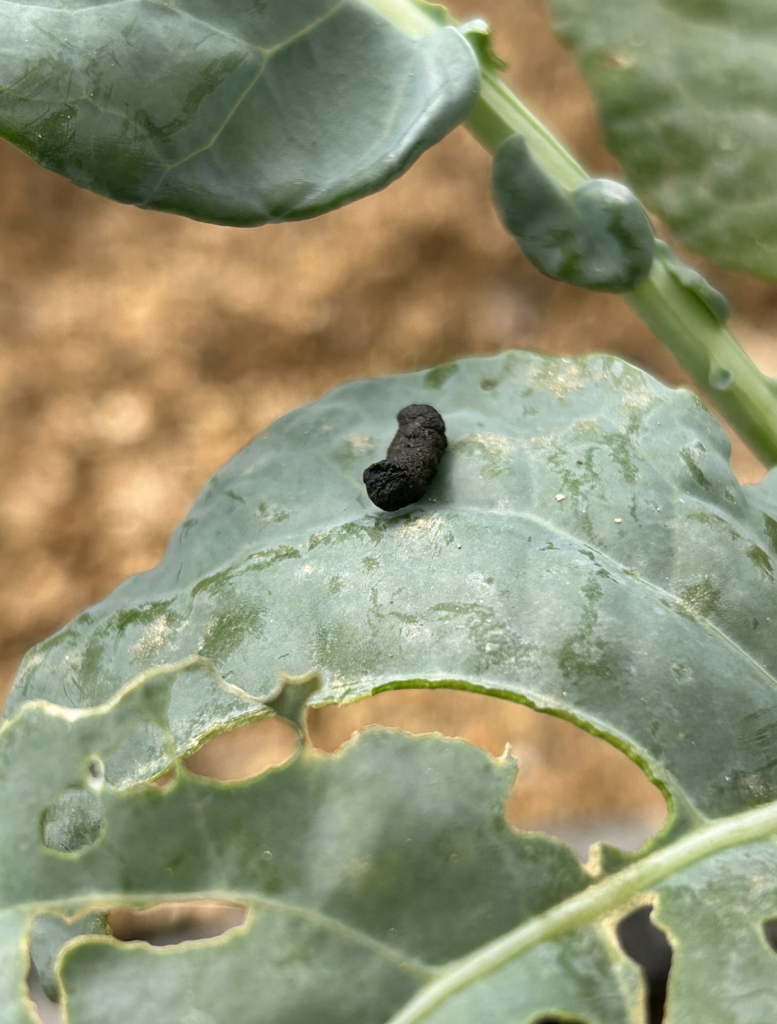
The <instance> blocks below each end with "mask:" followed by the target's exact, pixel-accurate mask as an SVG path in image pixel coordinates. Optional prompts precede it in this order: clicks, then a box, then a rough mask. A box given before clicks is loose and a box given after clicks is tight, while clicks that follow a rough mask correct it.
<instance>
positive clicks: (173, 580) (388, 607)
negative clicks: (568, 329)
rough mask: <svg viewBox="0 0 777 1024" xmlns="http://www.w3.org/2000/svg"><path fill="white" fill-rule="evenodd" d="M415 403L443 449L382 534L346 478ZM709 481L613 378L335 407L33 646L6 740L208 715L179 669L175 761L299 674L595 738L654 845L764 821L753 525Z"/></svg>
mask: <svg viewBox="0 0 777 1024" xmlns="http://www.w3.org/2000/svg"><path fill="white" fill-rule="evenodd" d="M413 402H419V403H427V404H433V405H434V406H435V407H436V408H437V409H439V411H440V412H441V413H442V415H443V417H444V418H445V421H446V426H447V433H448V440H449V448H448V451H447V453H446V454H445V455H444V457H443V459H442V463H441V467H440V471H439V473H438V475H437V477H436V479H435V481H434V483H433V484H432V487H431V488H430V490H429V491H428V492H427V495H426V498H425V499H424V500H423V501H422V502H420V503H419V504H417V505H416V506H411V507H410V508H408V509H405V510H402V511H400V512H397V513H383V512H379V511H378V510H377V509H375V508H374V506H372V505H371V503H370V502H369V499H368V498H367V495H366V493H365V490H364V487H363V484H362V482H361V475H362V472H363V469H364V467H365V466H367V465H369V464H370V463H371V462H373V461H374V460H375V459H376V458H380V457H381V456H382V455H383V453H384V452H385V450H386V446H387V444H388V441H389V440H390V439H391V437H392V435H393V432H394V425H395V419H394V417H395V415H396V412H397V410H398V409H400V408H402V407H403V406H405V405H408V404H411V403H413ZM728 456H729V444H728V441H727V439H726V437H725V435H724V434H723V432H722V430H721V429H720V428H719V426H718V425H717V423H716V422H715V421H714V420H713V418H712V417H711V416H710V415H709V414H708V413H707V412H706V411H705V410H704V409H703V407H702V406H701V405H700V403H699V402H698V401H697V399H695V398H694V397H693V396H692V395H690V394H688V393H687V392H683V391H672V390H670V389H668V388H665V387H663V386H662V385H660V384H659V383H657V382H656V381H655V380H653V379H652V378H650V377H649V376H648V375H647V374H645V373H643V372H642V371H640V370H638V369H636V368H634V367H631V366H628V365H627V364H625V363H622V362H620V361H619V360H617V359H614V358H611V357H605V356H592V357H587V358H584V359H580V360H559V359H549V358H546V357H541V356H537V355H532V354H529V353H520V352H509V353H505V354H503V355H501V356H498V357H494V358H490V359H469V360H462V361H460V362H456V363H449V364H446V365H445V366H442V367H438V368H437V369H435V370H431V371H429V372H427V373H416V374H409V375H405V376H398V377H390V378H384V379H381V380H370V381H362V382H359V383H354V384H348V385H346V386H345V387H342V388H339V389H338V390H337V391H335V392H333V393H332V394H331V395H329V396H328V397H326V398H324V399H322V400H320V401H319V402H316V403H314V404H313V405H310V406H308V407H306V408H303V409H300V410H297V411H296V412H294V413H292V414H290V415H289V416H286V417H284V418H283V419H282V420H280V421H279V422H278V423H276V424H275V425H274V426H273V427H271V428H270V429H269V430H268V431H266V432H265V433H264V434H263V435H261V436H260V437H258V438H257V439H256V440H255V441H253V442H252V443H251V444H250V445H249V446H248V447H247V448H246V449H244V451H243V452H241V453H240V454H239V455H238V456H237V457H236V458H235V459H233V461H232V462H231V463H229V464H228V465H227V466H226V467H225V468H224V469H223V470H221V471H220V472H219V473H218V474H217V475H216V476H215V477H214V479H213V480H212V481H211V482H210V483H209V484H208V485H207V486H206V488H205V489H204V491H203V493H202V495H201V496H200V498H199V499H198V501H197V502H196V503H195V505H194V507H193V509H192V511H191V513H190V514H189V516H188V517H187V519H186V520H185V522H184V523H183V524H182V526H181V527H180V528H179V529H178V531H177V532H176V534H175V535H174V537H173V540H172V542H171V545H170V548H169V551H168V553H167V555H166V557H165V559H164V560H163V562H162V563H161V564H160V565H159V566H158V567H157V568H156V569H153V570H152V571H151V572H149V573H146V574H144V575H142V576H138V577H135V578H133V579H130V580H128V581H127V582H126V583H124V584H123V585H122V586H120V587H119V588H118V589H117V590H116V591H115V592H114V594H113V595H111V596H110V597H109V598H108V599H107V600H105V601H103V602H102V603H101V604H99V605H97V606H96V607H94V608H92V609H90V610H89V611H88V612H85V613H84V614H83V615H81V616H79V617H78V618H77V619H76V620H74V622H73V623H72V624H71V625H69V626H67V627H66V628H65V629H64V630H62V631H61V632H60V633H58V634H56V635H55V636H54V637H52V638H50V639H49V640H47V641H45V642H44V643H42V644H40V645H38V647H36V648H34V649H33V650H32V651H31V652H30V654H29V655H28V656H27V658H26V659H25V661H24V663H23V665H22V667H21V669H20V673H19V677H18V679H17V682H16V684H15V687H14V689H13V691H12V693H11V696H10V698H9V701H8V705H7V708H6V714H7V715H12V714H15V713H16V712H17V711H18V710H19V708H20V707H21V705H22V704H23V703H24V702H25V701H27V700H30V699H34V698H44V699H46V700H51V701H55V702H57V703H59V704H62V705H64V706H70V707H89V706H96V705H98V704H100V703H101V702H103V701H105V700H107V699H110V697H111V696H112V695H114V694H116V693H117V692H118V691H119V690H120V689H121V688H122V687H123V686H124V685H125V684H127V683H128V682H129V681H130V680H132V679H133V678H135V677H136V676H137V675H138V673H140V672H148V671H151V670H153V671H160V670H161V669H159V666H164V665H171V664H173V665H175V664H177V663H178V662H180V660H181V659H182V658H187V657H195V658H198V657H199V658H205V659H209V660H210V662H212V664H213V665H214V666H215V670H212V671H215V672H216V673H217V675H218V677H219V678H220V679H221V680H224V681H226V685H227V688H228V690H229V694H230V696H229V698H227V697H226V694H225V690H224V689H223V688H222V687H221V686H220V685H217V683H218V679H217V678H216V677H211V676H208V679H207V680H205V679H204V678H203V675H202V673H203V672H204V671H205V670H204V669H202V668H200V669H198V670H197V674H196V678H197V679H199V680H200V682H199V684H198V685H199V686H200V687H201V689H198V688H197V687H196V686H194V684H193V683H192V682H186V683H184V682H181V683H180V684H179V686H178V689H177V691H176V693H177V696H176V699H175V701H174V705H173V707H172V708H171V712H170V714H171V718H170V729H171V732H172V735H173V736H174V737H175V747H176V750H177V751H178V753H179V754H181V753H184V752H186V751H190V750H192V749H194V748H195V747H196V746H197V745H198V744H199V743H201V742H202V740H203V738H204V737H205V736H206V735H208V734H209V733H212V732H213V731H218V730H219V729H221V728H225V727H227V726H228V725H229V723H230V722H231V721H233V720H239V719H240V716H241V715H247V714H251V713H254V712H256V709H257V707H258V708H262V707H264V705H265V703H266V702H267V701H269V700H270V699H272V697H273V696H274V694H275V693H276V691H277V681H278V678H279V676H280V674H281V673H282V672H286V673H289V674H290V675H293V676H302V675H304V674H305V673H307V672H310V671H311V670H316V671H318V672H319V673H320V675H321V678H322V683H323V688H322V690H321V691H320V692H319V694H317V695H316V697H315V698H314V700H315V701H317V702H318V703H327V702H333V701H349V700H355V699H358V698H359V697H362V696H366V695H368V694H370V693H375V692H377V691H379V690H381V689H386V688H395V687H405V686H456V687H465V688H470V689H476V690H480V691H483V692H487V693H492V694H496V695H499V696H502V697H506V698H508V699H513V700H518V701H521V702H524V703H527V704H530V705H531V706H533V707H536V708H539V709H541V710H546V711H550V712H551V713H553V714H557V715H561V716H563V717H566V718H568V719H570V720H572V721H574V722H576V723H578V724H580V725H582V726H583V727H584V728H587V729H589V730H591V731H593V732H595V733H597V734H599V735H602V736H605V737H606V738H608V739H609V740H610V741H611V742H613V743H615V744H616V745H617V746H619V747H621V748H622V749H624V750H625V751H626V752H627V753H629V755H630V756H631V757H633V758H635V759H636V760H637V761H638V762H639V763H640V764H642V765H643V766H644V767H645V768H646V770H647V771H648V772H649V774H650V775H651V777H653V778H654V779H655V780H657V781H658V783H659V785H661V786H662V787H663V788H664V789H665V791H666V792H667V793H668V794H669V795H670V797H671V800H672V802H673V805H674V808H675V812H676V814H677V815H678V816H679V817H678V821H677V823H676V827H677V828H678V829H679V828H686V827H688V826H689V823H691V822H692V821H694V820H696V819H697V818H698V817H699V816H704V817H717V816H720V815H725V814H731V813H736V812H739V811H742V810H744V809H746V808H749V807H755V806H758V805H760V804H763V803H766V802H768V801H770V800H773V799H775V798H777V752H776V751H775V745H774V744H775V741H774V738H773V732H774V730H773V726H774V723H775V721H777V682H776V680H777V648H775V645H774V643H773V629H774V625H773V623H774V622H777V589H776V588H775V583H774V573H775V555H776V554H777V548H776V545H777V509H775V504H774V499H773V498H772V496H771V493H770V490H769V489H770V487H772V483H771V476H770V477H767V481H766V482H765V483H764V484H763V485H761V486H760V487H757V488H744V489H742V488H740V487H739V485H738V484H737V482H736V480H735V478H734V477H733V475H732V473H731V471H730V468H729V465H728ZM772 476H773V474H772ZM192 671H193V670H192ZM214 686H216V689H215V690H214V689H213V687H214ZM215 693H219V694H224V696H223V697H220V698H219V700H220V701H221V702H222V704H221V705H219V706H220V710H219V712H218V714H216V713H215V712H214V711H213V710H212V709H211V707H212V702H213V701H214V694H215ZM240 695H242V697H241V696H240ZM249 695H250V696H249ZM252 700H253V705H251V706H250V707H247V706H246V703H245V702H246V701H249V704H250V702H251V701H252ZM257 702H258V704H257ZM211 716H212V720H211ZM120 754H121V756H120V755H119V754H118V753H117V755H116V756H115V758H114V761H115V762H116V765H117V766H116V767H114V763H113V762H112V763H110V764H109V765H108V768H109V772H110V776H111V780H112V781H113V782H114V783H115V784H117V785H129V784H130V783H131V782H132V781H135V780H138V779H142V778H148V777H150V776H152V775H154V774H157V773H158V772H159V771H161V770H162V767H163V765H164V763H165V756H166V754H165V748H164V744H163V743H162V742H161V739H160V735H159V734H151V735H149V736H145V735H143V734H142V732H141V731H140V730H139V731H138V734H137V735H136V736H135V737H133V741H132V743H131V744H127V745H126V746H125V747H124V748H123V751H122V752H120ZM117 759H118V760H117ZM118 761H121V764H120V765H119V764H118Z"/></svg>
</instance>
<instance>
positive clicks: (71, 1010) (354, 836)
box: [0, 666, 777, 1024]
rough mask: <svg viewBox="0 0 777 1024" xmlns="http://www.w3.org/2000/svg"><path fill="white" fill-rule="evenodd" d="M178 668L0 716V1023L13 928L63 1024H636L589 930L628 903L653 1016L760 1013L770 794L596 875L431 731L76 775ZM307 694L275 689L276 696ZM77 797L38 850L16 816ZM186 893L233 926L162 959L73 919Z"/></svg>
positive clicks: (602, 929)
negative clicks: (231, 913)
mask: <svg viewBox="0 0 777 1024" xmlns="http://www.w3.org/2000/svg"><path fill="white" fill-rule="evenodd" d="M188 671H190V669H188V668H186V667H183V666H182V667H181V668H179V669H177V670H172V671H169V672H167V673H154V674H150V675H147V676H145V677H141V678H140V679H139V680H137V681H136V682H135V683H133V684H131V685H130V686H129V687H127V688H126V689H125V690H124V691H123V692H122V693H121V694H120V695H119V696H118V697H117V698H116V699H114V701H112V702H110V703H109V704H108V705H106V706H102V707H99V708H95V709H87V710H80V711H73V710H65V709H62V708H59V707H57V706H55V705H51V704H47V703H43V702H31V703H28V704H27V705H25V706H24V707H23V708H22V709H21V711H20V714H19V715H18V716H17V717H16V718H15V719H13V720H12V721H7V722H6V723H4V725H3V727H2V728H0V820H2V822H3V828H2V830H0V859H1V860H2V863H3V865H4V867H5V868H6V869H5V870H4V871H3V872H2V873H1V874H0V952H1V953H2V955H1V956H0V1024H34V1020H35V1018H34V1016H33V1014H32V1011H31V1006H30V1004H29V1001H28V998H27V994H26V974H27V969H28V965H29V944H30V936H31V934H32V935H34V936H35V939H34V948H35V955H36V956H38V957H40V958H41V961H42V962H43V963H44V964H45V968H46V973H47V977H48V981H49V986H52V985H56V986H57V989H58V991H57V993H56V994H57V995H58V996H59V1001H60V1005H61V1007H62V1010H63V1014H64V1018H65V1021H66V1022H67V1024H107V1022H108V1021H114V1020H117V1019H121V1020H122V1021H125V1022H126V1024H149V1022H150V1021H154V1022H155V1024H181V1022H182V1021H186V1022H189V1021H193V1022H195V1024H206V1022H207V1024H221V1022H224V1021H229V1024H255V1022H256V1021H257V1020H258V1019H259V1020H261V1021H262V1022H263V1024H291V1022H296V1021H300V1020H315V1021H316V1022H323V1024H420V1022H421V1021H424V1022H426V1021H432V1022H433V1024H443V1022H447V1024H471V1022H472V1021H478V1022H479V1024H504V1021H509V1022H511V1024H533V1022H536V1021H537V1020H539V1019H547V1018H549V1017H552V1018H554V1019H556V1018H561V1019H572V1020H575V1021H580V1022H581V1024H646V1018H645V1012H644V1009H645V1005H646V1004H645V991H644V986H643V984H642V979H641V975H640V971H639V970H638V968H637V967H636V965H635V964H633V963H632V962H630V961H629V960H628V959H627V958H626V956H625V955H624V954H623V952H622V951H621V950H620V949H619V947H618V944H617V942H616V940H615V925H616V923H617V922H618V920H620V918H622V917H623V916H624V915H625V914H627V913H628V912H629V909H630V908H632V907H633V906H634V904H635V902H637V901H642V900H646V899H652V900H657V901H658V916H657V919H658V922H659V924H661V926H662V927H664V928H666V929H667V930H668V933H669V935H670V937H671V940H672V942H673V944H674V955H675V961H674V966H673V970H672V974H671V977H670V985H669V996H668V1018H667V1019H668V1020H670V1021H675V1022H678V1021H683V1022H685V1021H692V1020H696V1019H698V1014H699V1013H700V1012H702V1011H703V1012H704V1018H703V1019H705V1020H711V1021H714V1022H715V1024H753V1021H761V1020H765V1021H768V1020H770V1016H769V1015H770V1013H771V1012H772V1008H773V1007H774V1005H775V1003H774V997H775V994H777V957H775V955H774V953H773V952H772V950H770V949H769V947H768V945H767V943H766V939H765V936H764V933H763V924H764V922H765V920H766V919H767V918H769V917H770V916H772V915H773V914H774V913H775V912H776V911H777V803H771V804H766V805H764V806H762V807H759V808H757V809H755V810H751V811H748V812H746V813H744V814H738V815H734V816H732V817H723V818H718V819H716V820H715V821H712V822H697V823H696V825H695V828H694V829H692V830H690V831H689V832H687V833H686V834H685V835H683V836H681V837H680V838H678V839H677V840H676V841H675V842H673V843H670V844H667V845H665V846H664V847H663V848H659V849H657V850H654V851H653V852H648V853H647V854H646V855H645V854H644V853H643V856H641V857H640V856H638V857H637V858H636V859H635V860H634V861H633V862H632V863H630V864H628V865H627V866H625V867H623V868H622V869H621V870H619V871H618V872H616V873H614V874H608V873H603V874H602V873H598V872H597V871H596V870H595V867H594V866H593V864H592V867H591V869H590V871H586V870H584V869H583V867H582V866H581V865H580V863H579V862H578V861H577V859H576V858H575V856H574V854H573V853H572V851H571V850H570V849H568V848H567V847H565V846H564V845H563V844H561V843H559V842H557V841H556V840H553V839H550V838H549V837H546V836H542V835H537V834H520V833H516V832H514V831H513V830H512V829H511V828H509V826H508V825H507V824H506V822H505V819H504V806H503V805H504V800H505V798H506V796H507V795H508V793H509V791H510V787H511V784H512V780H513V777H514V767H515V766H514V764H513V763H511V762H510V761H509V760H501V761H494V760H492V759H491V758H490V757H488V756H487V755H486V754H484V753H483V752H482V751H479V750H477V749H476V748H474V747H471V746H469V745H468V744H466V743H463V742H461V741H458V740H448V739H443V738H442V737H440V736H425V737H410V736H407V735H404V734H402V733H397V732H392V731H389V730H371V731H368V732H367V733H365V734H363V735H362V736H361V737H359V738H357V739H356V740H354V741H352V742H351V743H350V744H348V745H347V746H346V747H345V748H344V749H343V750H342V751H341V752H340V753H339V754H338V755H335V756H327V755H320V754H317V753H315V752H314V751H312V750H310V749H309V748H307V747H305V746H304V745H302V746H301V747H300V748H299V749H298V751H297V753H296V755H295V756H293V757H292V758H291V760H290V761H288V762H287V763H286V764H285V765H283V766H282V767H280V768H276V769H271V770H270V771H268V772H266V773H264V774H263V775H261V776H259V777H258V778H256V779H253V780H249V781H246V782H239V783H227V784H224V783H218V782H214V781H211V780H207V779H202V778H199V777H197V776H194V775H190V774H189V773H188V772H187V771H186V770H185V769H184V768H183V767H182V766H181V765H180V763H176V769H177V770H176V774H175V777H174V779H173V781H172V783H171V784H170V785H169V786H168V787H167V788H165V789H159V788H157V787H156V786H154V785H149V784H144V785H140V786H137V787H134V788H133V789H131V790H117V789H116V788H114V787H113V786H111V785H110V784H109V783H108V782H107V780H106V774H107V773H105V772H100V771H99V770H98V766H99V765H101V764H103V765H104V764H105V762H106V761H107V760H108V759H109V758H110V756H111V753H112V751H113V750H115V749H116V748H120V747H122V746H124V745H126V744H127V743H129V742H132V741H133V739H134V737H136V736H137V734H138V730H139V729H142V727H143V726H146V727H148V728H153V729H157V730H159V731H160V732H161V734H162V736H163V737H164V741H165V744H166V747H167V749H168V750H170V751H172V749H173V748H174V746H175V742H176V740H175V736H174V735H173V733H172V731H171V729H170V722H171V721H172V720H174V717H175V715H174V708H173V704H174V700H175V689H176V686H177V685H178V681H179V680H178V676H179V675H184V676H185V675H186V673H187V672H188ZM309 682H310V681H307V682H304V683H302V684H295V683H293V682H290V683H288V684H286V686H285V687H284V690H283V691H282V693H281V696H283V694H286V697H287V701H288V702H290V703H298V701H296V700H295V698H294V690H295V687H296V686H298V685H301V687H302V688H301V690H300V694H301V696H303V697H304V694H305V693H307V692H309V688H310V687H309V685H308V683H309ZM77 790H81V791H88V792H89V793H91V794H92V796H93V797H94V799H95V801H96V803H97V805H98V806H99V813H100V815H101V817H102V828H101V830H100V834H99V836H98V837H97V838H96V839H95V840H94V841H93V842H92V843H91V844H88V845H85V846H83V847H81V849H80V850H78V851H75V852H72V853H62V852H60V851H58V850H54V849H51V848H50V847H48V846H47V845H46V837H45V830H44V829H43V828H42V822H43V820H45V817H46V813H47V809H48V808H49V807H51V806H52V805H55V804H57V803H58V802H59V801H60V800H61V797H62V794H63V793H70V792H73V791H77ZM192 899H194V900H197V899H211V900H221V901H224V900H227V901H229V902H230V903H233V904H239V905H241V906H243V907H245V909H246V912H247V916H246V919H245V922H244V924H242V925H240V926H238V927H237V928H233V929H232V930H231V931H228V932H227V933H226V934H224V935H223V936H220V937H218V938H216V939H212V940H199V941H190V942H186V943H182V944H180V945H177V946H172V947H167V948H163V949H160V948H159V947H153V946H149V945H147V944H145V943H143V942H133V943H121V942H117V941H115V940H113V939H112V938H109V937H104V936H96V935H94V934H89V931H90V927H89V926H80V927H79V925H78V924H77V921H78V919H79V918H82V917H83V916H84V915H91V916H92V920H94V916H95V914H98V913H99V912H100V911H105V910H107V909H109V908H110V907H113V906H117V905H124V906H130V907H143V906H148V905H153V904H155V903H164V902H167V901H181V900H192ZM57 920H59V921H60V924H59V933H60V935H59V939H60V941H62V942H64V943H65V945H64V946H63V947H62V948H61V949H60V950H59V953H58V955H55V949H56V941H57V940H56V936H55V935H54V934H53V926H54V923H55V922H56V921H57ZM67 920H72V921H73V924H72V926H67V925H65V924H64V922H65V921H67ZM41 936H42V939H43V941H41Z"/></svg>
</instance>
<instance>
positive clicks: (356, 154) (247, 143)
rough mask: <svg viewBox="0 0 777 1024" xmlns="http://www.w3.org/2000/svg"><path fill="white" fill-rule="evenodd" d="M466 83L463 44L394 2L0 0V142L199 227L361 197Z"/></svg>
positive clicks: (404, 0)
mask: <svg viewBox="0 0 777 1024" xmlns="http://www.w3.org/2000/svg"><path fill="white" fill-rule="evenodd" d="M419 32H420V34H419ZM478 85H479V77H478V66H477V61H476V58H475V55H474V53H473V51H472V49H471V47H470V46H469V45H468V43H467V42H466V40H465V39H464V38H463V37H462V36H461V35H460V34H459V33H458V32H457V31H456V30H455V29H454V28H451V27H445V28H440V29H435V27H434V25H433V23H431V22H428V21H427V20H426V19H424V18H422V17H421V16H420V14H419V12H418V9H417V8H416V7H415V5H414V4H413V3H412V2H411V0H376V2H375V3H374V4H371V3H370V2H368V0H295V2H294V3H288V2H287V0H260V2H257V0H182V3H180V4H178V5H176V4H173V3H159V2H155V0H126V2H122V3H112V2H108V0H103V2H97V3H92V2H86V0H74V2H72V3H69V2H68V3H65V2H64V0H53V2H52V3H50V4H49V5H48V6H45V7H42V6H40V5H39V4H36V3H33V2H31V0H0V135H3V136H5V137H6V138H7V139H9V140H10V141H11V142H13V143H14V144H15V145H16V146H18V147H19V148H20V149H23V150H24V151H25V152H26V153H29V154H30V155H31V156H32V157H33V158H34V159H35V160H37V161H38V162H39V163H40V164H42V165H43V166H44V167H47V168H49V169H50V170H54V171H57V172H58V173H60V174H64V175H65V176H66V177H68V178H70V179H71V180H72V181H74V182H76V184H78V185H82V186H84V187H85V188H90V189H92V190H94V191H96V192H100V193H102V194H103V195H107V196H110V197H111V198H113V199H117V200H119V201H120V202H125V203H134V204H136V205H138V206H144V207H150V208H153V209H158V210H168V211H171V212H173V213H183V214H186V215H187V216H190V217H195V218H198V219H200V220H211V221H216V222H218V223H223V224H241V225H243V224H263V223H266V222H267V221H277V220H287V219H294V218H299V217H311V216H315V215H316V214H319V213H322V212H324V211H326V210H329V209H332V208H333V207H336V206H340V205H341V204H343V203H345V202H349V201H350V200H353V199H358V198H359V197H360V196H364V195H367V194H368V193H370V192H374V191H376V190H377V189H380V188H382V187H383V186H385V185H387V184H388V183H389V182H391V181H393V180H394V179H395V178H397V177H399V176H400V175H401V174H402V173H404V171H406V170H407V168H408V167H409V166H410V164H411V163H412V162H413V161H414V160H415V159H416V158H417V157H418V156H419V155H420V153H421V152H423V150H425V149H426V148H427V147H428V146H430V145H432V144H433V143H435V142H437V141H439V140H440V139H441V138H442V137H443V136H444V135H446V134H447V133H448V132H449V131H450V130H451V129H452V128H453V127H454V126H455V125H457V124H458V123H459V122H460V121H461V120H463V118H464V117H465V116H466V114H467V112H468V110H469V108H470V106H471V105H472V103H473V102H474V99H475V96H476V94H477V90H478Z"/></svg>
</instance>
